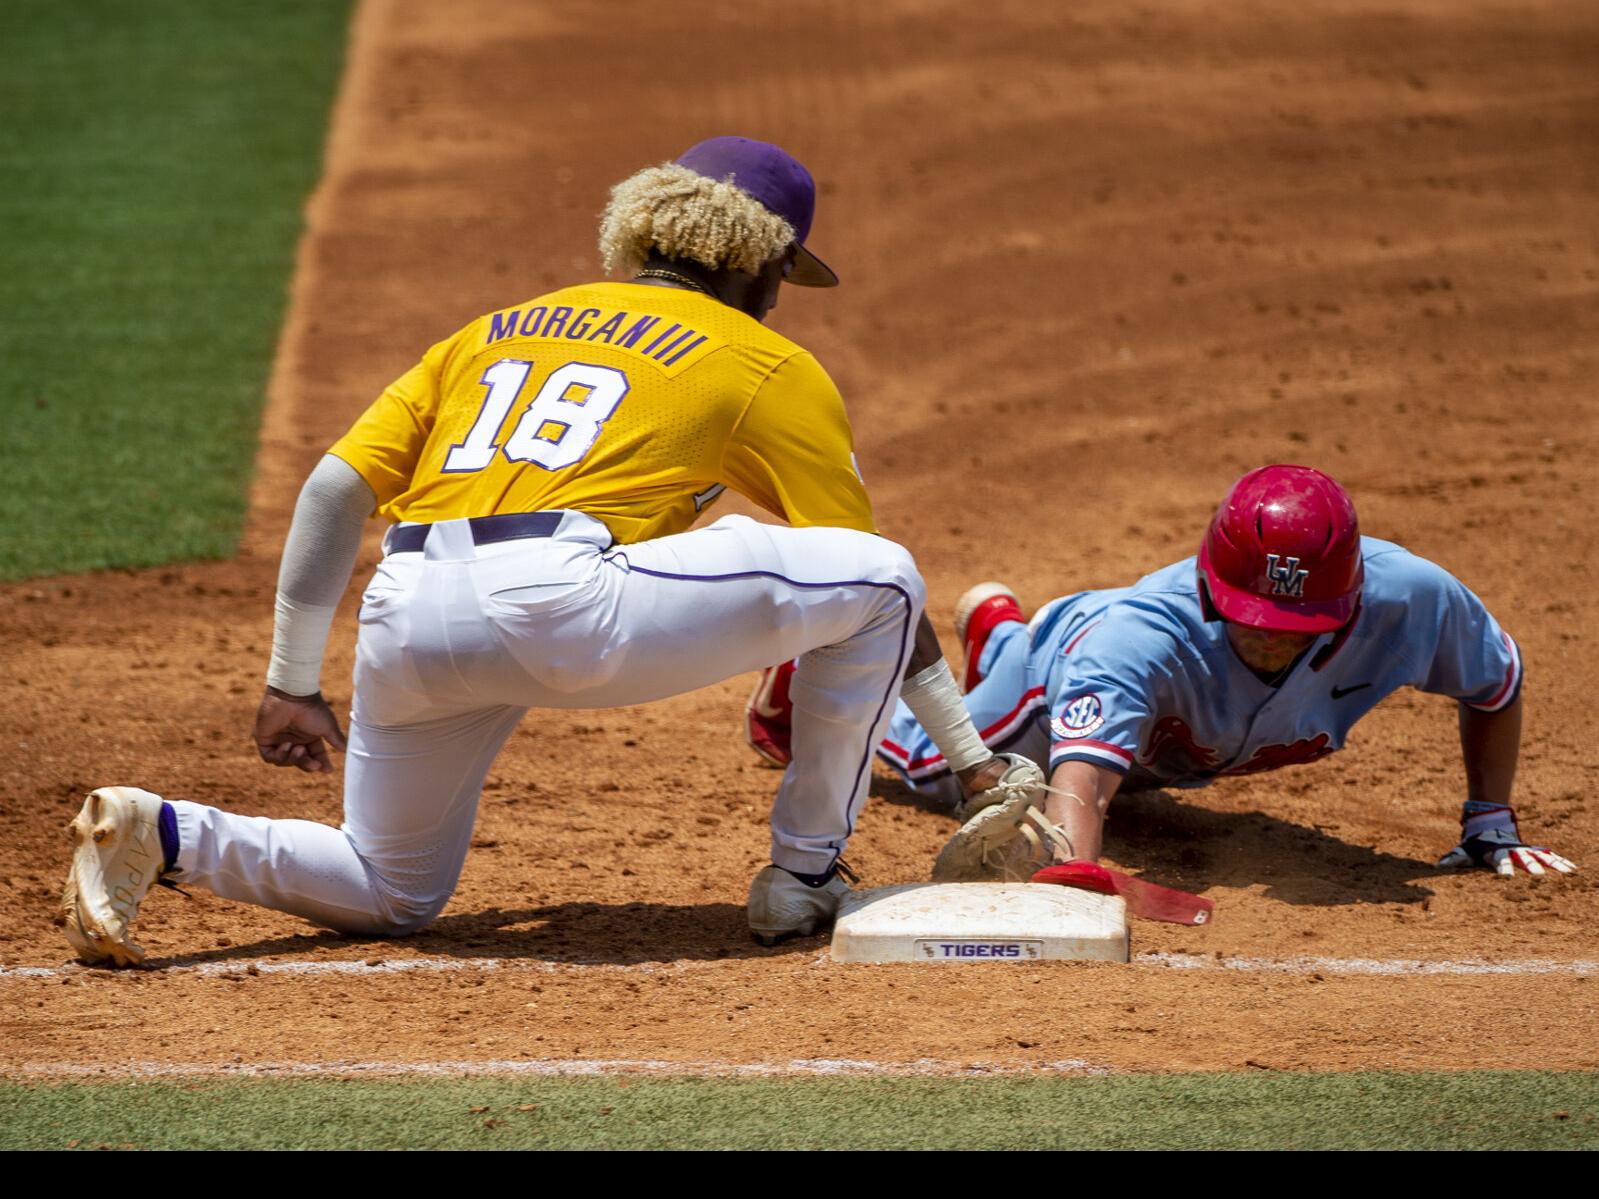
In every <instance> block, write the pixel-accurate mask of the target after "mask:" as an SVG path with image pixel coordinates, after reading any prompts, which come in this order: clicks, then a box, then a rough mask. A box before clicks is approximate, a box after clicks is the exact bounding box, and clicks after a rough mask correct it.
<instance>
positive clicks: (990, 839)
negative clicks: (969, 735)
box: [933, 754, 1050, 883]
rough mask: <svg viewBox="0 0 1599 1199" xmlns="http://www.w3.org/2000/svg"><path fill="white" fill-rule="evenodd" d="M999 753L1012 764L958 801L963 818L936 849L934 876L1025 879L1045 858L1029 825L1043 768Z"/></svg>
mask: <svg viewBox="0 0 1599 1199" xmlns="http://www.w3.org/2000/svg"><path fill="white" fill-rule="evenodd" d="M999 756H1000V757H1001V758H1004V759H1005V760H1006V761H1007V762H1009V763H1010V767H1009V768H1008V769H1007V770H1006V771H1005V773H1004V774H1003V775H1001V776H1000V780H999V782H997V783H995V784H994V785H993V786H992V787H990V788H989V789H988V790H986V791H981V792H979V793H978V794H976V795H974V796H972V797H971V798H970V799H968V800H967V801H966V802H965V803H964V804H962V805H961V808H960V810H959V811H958V812H957V813H956V815H957V816H958V817H960V818H961V819H963V820H965V823H964V824H962V825H961V827H960V831H958V832H957V833H956V834H955V835H954V836H953V837H951V838H950V839H949V842H948V844H946V845H945V846H944V848H943V849H941V850H939V853H938V860H937V861H935V862H934V863H933V881H934V882H940V883H967V882H978V881H981V880H992V879H1009V878H1013V877H1020V878H1021V880H1022V881H1025V880H1026V878H1027V877H1029V876H1030V874H1031V870H1036V869H1038V868H1039V867H1040V866H1047V865H1048V864H1049V860H1050V859H1049V856H1048V853H1047V851H1043V852H1041V851H1040V847H1039V843H1038V840H1037V835H1036V834H1035V833H1034V832H1033V830H1032V829H1031V828H1030V827H1029V825H1030V823H1031V822H1033V821H1034V820H1035V818H1034V817H1032V816H1030V815H1029V813H1030V812H1033V811H1035V810H1036V809H1038V808H1039V807H1040V806H1042V804H1043V802H1044V772H1043V771H1042V770H1040V769H1039V768H1038V767H1037V766H1036V765H1034V764H1033V763H1032V762H1029V761H1028V760H1027V759H1026V758H1022V757H1018V756H1016V755H1015V754H1000V755H999ZM1046 823H1047V822H1046ZM1035 859H1036V862H1037V864H1036V865H1034V864H1033V863H1034V862H1035ZM1029 866H1031V870H1030V869H1029Z"/></svg>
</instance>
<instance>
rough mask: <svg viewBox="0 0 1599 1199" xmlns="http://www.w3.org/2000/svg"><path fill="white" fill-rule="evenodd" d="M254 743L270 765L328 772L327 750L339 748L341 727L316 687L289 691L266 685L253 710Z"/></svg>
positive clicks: (330, 768)
mask: <svg viewBox="0 0 1599 1199" xmlns="http://www.w3.org/2000/svg"><path fill="white" fill-rule="evenodd" d="M255 747H256V749H257V750H258V751H259V752H260V754H261V760H262V761H263V762H269V763H271V764H272V765H273V766H294V767H297V768H298V769H300V770H305V771H309V772H311V773H317V772H322V771H327V772H331V771H332V769H333V758H332V755H331V754H330V753H329V752H328V751H329V749H330V748H332V749H336V750H339V751H340V752H343V750H344V748H345V741H344V731H343V730H342V729H340V728H339V720H338V717H336V716H334V715H333V709H332V708H330V707H328V701H327V700H325V699H323V698H322V693H321V692H320V691H319V692H317V693H316V694H315V695H289V694H288V693H286V692H283V691H279V690H278V689H277V688H276V687H268V688H267V689H266V694H265V695H263V696H262V697H261V706H260V707H259V708H257V709H256V713H255Z"/></svg>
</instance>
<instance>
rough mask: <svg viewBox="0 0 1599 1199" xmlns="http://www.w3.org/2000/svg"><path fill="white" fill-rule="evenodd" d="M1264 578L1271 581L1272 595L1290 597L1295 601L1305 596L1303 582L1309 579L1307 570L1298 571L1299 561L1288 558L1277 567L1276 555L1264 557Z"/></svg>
mask: <svg viewBox="0 0 1599 1199" xmlns="http://www.w3.org/2000/svg"><path fill="white" fill-rule="evenodd" d="M1266 577H1267V578H1268V579H1270V580H1271V593H1272V594H1273V595H1291V596H1293V597H1294V598H1295V599H1303V598H1304V596H1305V580H1306V579H1308V578H1309V577H1310V572H1309V571H1308V570H1300V569H1299V559H1298V558H1289V559H1287V560H1286V561H1285V562H1284V563H1283V565H1281V566H1278V565H1277V555H1276V554H1267V555H1266Z"/></svg>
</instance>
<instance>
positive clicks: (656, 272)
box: [633, 266, 717, 300]
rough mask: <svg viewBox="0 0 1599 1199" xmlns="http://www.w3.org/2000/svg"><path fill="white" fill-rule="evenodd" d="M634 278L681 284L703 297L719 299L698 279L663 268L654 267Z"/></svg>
mask: <svg viewBox="0 0 1599 1199" xmlns="http://www.w3.org/2000/svg"><path fill="white" fill-rule="evenodd" d="M633 278H635V279H664V280H665V281H666V282H668V283H677V284H681V285H682V286H684V287H687V288H691V289H693V290H694V291H697V292H700V293H701V294H703V295H707V296H710V297H711V299H713V300H714V299H717V295H716V293H715V292H714V291H712V290H711V289H710V288H708V287H706V286H705V284H703V283H701V282H700V281H699V280H698V279H691V278H689V277H688V276H687V275H680V274H678V273H677V272H676V271H668V270H665V269H663V268H661V267H654V266H652V267H648V268H646V269H645V270H642V271H640V272H639V273H638V274H636V275H634V276H633Z"/></svg>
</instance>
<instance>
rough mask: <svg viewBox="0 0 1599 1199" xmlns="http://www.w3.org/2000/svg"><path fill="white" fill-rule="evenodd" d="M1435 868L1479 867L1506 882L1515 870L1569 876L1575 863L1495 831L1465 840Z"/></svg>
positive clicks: (1575, 867) (1507, 834)
mask: <svg viewBox="0 0 1599 1199" xmlns="http://www.w3.org/2000/svg"><path fill="white" fill-rule="evenodd" d="M1438 865H1440V866H1447V867H1453V868H1455V869H1465V868H1466V867H1469V866H1481V867H1482V868H1483V869H1485V870H1493V871H1496V872H1497V873H1499V874H1501V875H1504V876H1505V877H1506V878H1509V877H1510V876H1511V875H1513V874H1515V873H1516V871H1517V869H1521V870H1525V871H1526V872H1527V873H1528V874H1547V873H1548V872H1549V871H1551V870H1553V871H1555V872H1556V873H1557V874H1572V873H1574V872H1575V871H1576V869H1577V866H1576V863H1574V862H1572V861H1570V860H1569V859H1567V858H1563V857H1561V856H1560V855H1559V854H1557V853H1555V852H1554V851H1553V850H1549V849H1545V848H1543V847H1542V846H1541V845H1528V844H1526V843H1525V842H1523V841H1521V840H1520V839H1518V838H1516V837H1515V836H1514V835H1513V834H1509V833H1504V832H1501V831H1500V830H1497V829H1494V830H1491V831H1489V832H1486V833H1483V834H1481V835H1480V836H1476V837H1467V838H1466V839H1465V840H1464V841H1462V842H1461V843H1460V844H1459V845H1457V846H1455V847H1454V848H1453V849H1451V850H1450V851H1449V852H1448V853H1446V854H1444V856H1443V857H1441V858H1439V859H1438Z"/></svg>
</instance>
